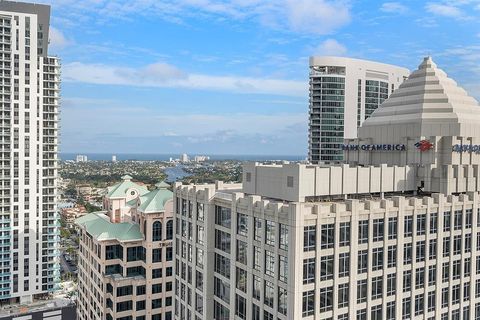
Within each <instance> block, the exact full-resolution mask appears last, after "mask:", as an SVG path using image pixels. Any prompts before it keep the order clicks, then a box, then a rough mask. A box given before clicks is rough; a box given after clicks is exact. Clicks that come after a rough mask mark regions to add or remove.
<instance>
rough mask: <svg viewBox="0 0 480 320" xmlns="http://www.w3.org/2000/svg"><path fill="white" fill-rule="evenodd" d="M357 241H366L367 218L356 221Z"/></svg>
mask: <svg viewBox="0 0 480 320" xmlns="http://www.w3.org/2000/svg"><path fill="white" fill-rule="evenodd" d="M358 243H360V244H361V243H368V220H361V221H359V222H358Z"/></svg>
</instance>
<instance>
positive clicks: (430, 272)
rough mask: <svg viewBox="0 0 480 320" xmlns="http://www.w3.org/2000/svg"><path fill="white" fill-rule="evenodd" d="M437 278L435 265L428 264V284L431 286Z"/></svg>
mask: <svg viewBox="0 0 480 320" xmlns="http://www.w3.org/2000/svg"><path fill="white" fill-rule="evenodd" d="M436 280H437V266H436V265H433V266H429V267H428V285H429V286H433V285H435V284H436Z"/></svg>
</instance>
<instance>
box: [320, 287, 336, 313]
mask: <svg viewBox="0 0 480 320" xmlns="http://www.w3.org/2000/svg"><path fill="white" fill-rule="evenodd" d="M332 306H333V287H327V288H320V311H321V312H326V311H330V310H332Z"/></svg>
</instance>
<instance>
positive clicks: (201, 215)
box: [197, 203, 205, 221]
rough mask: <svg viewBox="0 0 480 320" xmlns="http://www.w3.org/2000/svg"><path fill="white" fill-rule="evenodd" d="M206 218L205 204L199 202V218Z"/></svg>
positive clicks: (199, 219) (200, 219)
mask: <svg viewBox="0 0 480 320" xmlns="http://www.w3.org/2000/svg"><path fill="white" fill-rule="evenodd" d="M204 219H205V212H204V204H203V203H197V220H198V221H203V220H204Z"/></svg>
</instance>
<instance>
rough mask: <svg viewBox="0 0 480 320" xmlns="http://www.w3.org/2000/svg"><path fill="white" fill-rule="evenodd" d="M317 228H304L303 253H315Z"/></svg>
mask: <svg viewBox="0 0 480 320" xmlns="http://www.w3.org/2000/svg"><path fill="white" fill-rule="evenodd" d="M315 227H316V226H307V227H304V228H303V251H314V250H315V244H316V237H317V232H316V229H315Z"/></svg>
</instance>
